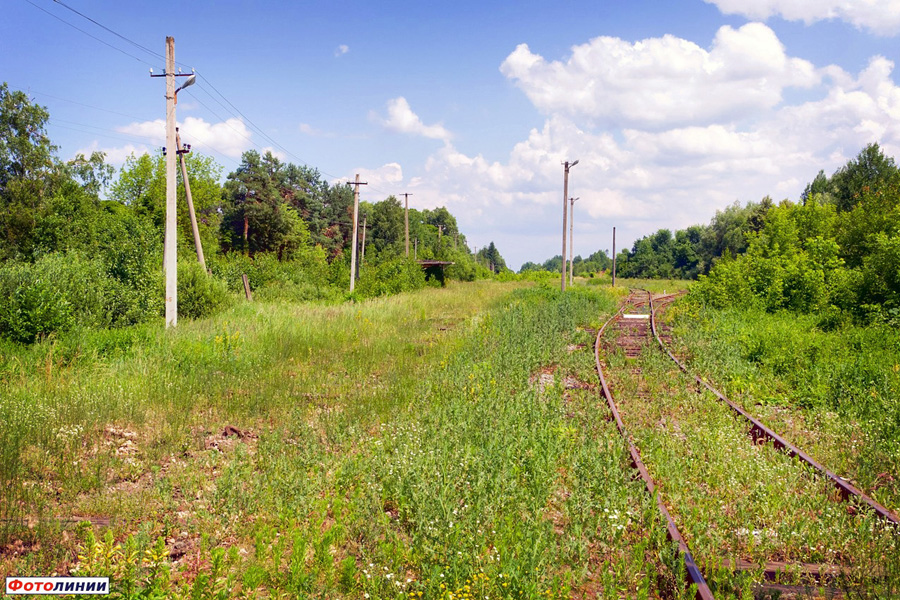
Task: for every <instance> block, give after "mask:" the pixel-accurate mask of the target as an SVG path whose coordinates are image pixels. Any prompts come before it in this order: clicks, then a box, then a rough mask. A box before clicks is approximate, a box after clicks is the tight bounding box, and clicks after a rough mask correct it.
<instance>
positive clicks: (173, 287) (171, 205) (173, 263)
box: [150, 36, 196, 329]
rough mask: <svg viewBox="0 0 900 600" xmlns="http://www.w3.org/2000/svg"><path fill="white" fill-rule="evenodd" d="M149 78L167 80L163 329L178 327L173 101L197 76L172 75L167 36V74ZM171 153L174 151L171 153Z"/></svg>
mask: <svg viewBox="0 0 900 600" xmlns="http://www.w3.org/2000/svg"><path fill="white" fill-rule="evenodd" d="M150 77H165V78H166V148H167V149H168V151H167V152H165V155H166V233H165V241H164V242H163V268H164V270H165V272H166V328H167V329H168V328H169V327H175V326H176V325H178V245H177V238H176V235H177V231H176V228H177V219H176V210H177V206H176V204H177V199H178V191H177V189H176V185H177V184H178V180H177V178H176V177H175V156H176V154H177V150H178V144H177V141H176V137H175V102H176V100H177V96H176V94H178V92H179V91H180V90H182V89H183V88H186V87H187V86H189V85H191V84H192V83H194V81H195V80H196V76H194V75H192V74H190V73H184V74H181V73H175V38H173V37H171V36H168V37H166V72H165V73H163V74H162V75H154V74H153V69H150ZM176 77H191V79H188V80H187V81H186V82H185V83H184V85H182V86H181V87H179V88H178V89H175V78H176ZM173 150H174V151H173Z"/></svg>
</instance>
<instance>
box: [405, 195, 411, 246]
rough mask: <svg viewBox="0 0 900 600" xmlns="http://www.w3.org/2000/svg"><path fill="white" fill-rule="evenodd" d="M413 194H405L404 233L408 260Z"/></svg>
mask: <svg viewBox="0 0 900 600" xmlns="http://www.w3.org/2000/svg"><path fill="white" fill-rule="evenodd" d="M410 196H412V194H406V193H404V194H403V206H404V211H405V215H406V216H405V217H404V231H405V232H406V258H409V197H410Z"/></svg>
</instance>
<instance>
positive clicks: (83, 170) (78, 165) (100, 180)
mask: <svg viewBox="0 0 900 600" xmlns="http://www.w3.org/2000/svg"><path fill="white" fill-rule="evenodd" d="M105 159H106V153H105V152H92V153H91V157H90V158H85V156H84V154H81V153H79V154H77V155H76V156H75V158H74V159H72V160H70V161H69V162H67V163H66V166H67V167H68V168H69V170H70V172H71V173H72V175H73V176H74V177H75V179H77V180H78V181H80V182H81V186H82V187H83V188H84V189H85V191H87V192H88V193H89V194H91V195H93V196H97V197H99V196H100V192H102V191H103V190H104V189H105V188H106V186H107V185H109V182H110V181H111V180H112V177H113V175H115V173H116V170H115V168H114V167H113V166H112V165H108V164H106V163H105V162H104V160H105Z"/></svg>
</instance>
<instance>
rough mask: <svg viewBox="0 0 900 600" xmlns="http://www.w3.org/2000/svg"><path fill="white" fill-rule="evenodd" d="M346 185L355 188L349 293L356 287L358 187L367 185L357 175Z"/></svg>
mask: <svg viewBox="0 0 900 600" xmlns="http://www.w3.org/2000/svg"><path fill="white" fill-rule="evenodd" d="M347 185H353V186H355V187H354V188H353V247H352V248H351V250H350V291H351V292H352V291H353V288H354V287H356V275H357V273H356V244H357V236H358V235H359V186H361V185H369V184H368V183H367V182H361V181H360V180H359V173H357V174H356V181H355V182H354V183H352V184H351V183H350V182H349V181H348V182H347Z"/></svg>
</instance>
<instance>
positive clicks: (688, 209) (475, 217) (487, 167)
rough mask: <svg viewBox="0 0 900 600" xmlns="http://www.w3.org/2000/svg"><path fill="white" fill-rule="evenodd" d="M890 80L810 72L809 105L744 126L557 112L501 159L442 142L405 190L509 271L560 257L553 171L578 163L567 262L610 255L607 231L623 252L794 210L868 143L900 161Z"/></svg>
mask: <svg viewBox="0 0 900 600" xmlns="http://www.w3.org/2000/svg"><path fill="white" fill-rule="evenodd" d="M730 60H732V62H734V61H737V60H740V59H739V58H734V59H730ZM729 68H730V69H732V70H735V69H737V67H736V66H735V65H733V64H732V65H731V66H730V67H729ZM893 70H894V64H893V63H892V62H891V61H889V60H887V59H885V58H883V57H874V58H873V59H872V60H871V61H870V63H869V65H868V66H867V67H866V68H865V69H863V71H861V72H860V73H858V74H855V75H854V74H851V73H847V72H846V71H843V70H842V69H839V68H838V67H834V66H828V67H825V68H823V69H820V70H819V71H818V72H820V73H821V74H822V79H821V84H820V85H819V86H818V87H816V88H815V90H814V92H815V95H816V96H817V97H814V99H812V100H809V101H805V102H798V103H795V104H784V103H782V104H779V105H777V106H773V107H770V108H767V109H760V110H759V111H758V113H757V114H756V117H755V118H754V119H749V120H742V119H740V118H737V117H735V118H728V117H724V116H721V117H720V118H718V119H717V121H716V122H713V123H708V124H702V125H693V124H692V125H686V126H682V125H681V124H680V123H679V121H678V120H677V119H673V120H672V121H670V122H667V123H661V124H654V126H653V127H650V126H648V125H647V124H643V125H644V126H643V127H637V126H633V127H627V128H624V127H623V128H617V129H614V130H604V129H600V128H598V127H596V126H594V125H592V124H591V123H590V122H588V121H586V122H584V123H580V122H579V121H578V119H577V118H572V117H570V116H569V115H568V114H565V113H566V111H565V110H563V109H560V110H558V111H557V112H554V113H553V114H551V115H549V116H548V117H547V119H546V121H545V123H544V125H543V127H542V128H539V129H533V130H532V131H531V132H530V133H529V135H528V136H527V138H526V139H524V140H523V141H521V142H519V143H518V144H516V145H515V146H514V147H513V148H512V150H511V151H510V153H509V156H508V158H506V159H505V160H503V161H492V160H488V159H486V158H485V157H483V156H481V155H474V156H470V155H467V154H464V153H462V152H460V151H459V150H458V149H456V148H455V147H454V146H453V145H452V144H449V143H448V144H446V145H445V146H444V147H442V148H440V149H439V150H437V151H436V152H435V153H434V154H432V156H431V157H429V159H428V161H427V163H426V170H425V176H424V177H423V178H422V179H421V180H415V181H411V182H410V191H414V192H415V193H416V194H417V198H418V199H419V201H425V202H429V201H431V202H432V203H433V204H434V205H439V204H445V205H447V206H448V208H450V210H451V212H453V214H454V215H456V216H457V218H458V220H459V222H460V226H461V228H462V230H463V231H464V232H466V233H467V234H468V235H469V240H470V242H471V243H472V245H478V246H481V245H483V244H486V243H488V242H489V241H491V240H494V241H496V242H497V243H498V247H499V248H500V251H501V252H502V253H503V255H504V257H506V259H507V261H508V262H509V263H510V265H511V266H518V265H520V264H521V263H522V262H524V261H527V260H533V261H543V260H545V259H546V258H549V257H550V256H553V255H554V254H559V252H560V248H559V243H560V240H559V233H560V232H559V231H558V230H560V229H561V224H562V211H561V208H562V207H561V206H560V205H561V203H562V180H563V167H562V166H561V165H560V163H561V162H562V161H563V160H574V159H579V161H580V162H579V164H578V165H577V166H576V167H574V168H573V169H571V173H570V179H569V195H570V196H580V197H581V200H580V201H579V202H578V203H577V205H576V220H575V240H576V248H575V251H576V253H581V254H587V253H590V252H593V251H594V250H597V249H598V248H607V249H608V248H609V247H610V244H609V230H610V229H611V227H612V226H613V225H616V226H617V227H618V234H619V236H618V237H619V247H620V248H622V247H624V246H625V245H627V246H629V247H630V245H631V243H632V242H633V240H634V239H635V238H637V237H642V236H645V235H648V234H650V233H652V232H654V231H655V230H656V229H659V228H663V227H664V228H668V229H672V230H674V229H678V228H683V227H686V226H688V225H692V224H696V223H707V222H708V221H709V219H710V218H711V217H712V216H713V214H714V213H715V211H716V210H721V209H723V208H724V207H726V206H727V205H729V204H731V203H732V202H734V201H740V202H747V201H751V200H752V201H758V200H760V199H761V198H762V197H764V196H766V195H771V196H772V197H773V198H774V199H775V200H776V201H778V200H781V199H783V198H790V199H793V200H797V199H798V197H799V195H800V193H801V192H802V190H803V187H804V186H805V185H806V183H808V182H809V181H811V180H812V178H813V177H814V176H815V174H816V173H817V172H818V170H819V169H824V170H825V172H826V173H828V174H830V173H832V172H834V170H836V169H837V168H839V167H840V166H842V165H843V164H844V163H846V161H847V160H849V159H850V158H853V157H854V156H855V155H856V154H857V153H858V152H859V151H860V150H861V149H862V148H863V147H864V146H865V145H866V144H868V143H871V142H876V141H877V142H879V143H880V144H881V145H882V147H883V148H884V150H885V152H886V153H888V154H890V155H893V156H900V87H898V86H897V85H896V84H895V83H894V81H893V79H892V77H893ZM500 240H506V244H507V245H506V246H504V245H500Z"/></svg>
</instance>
